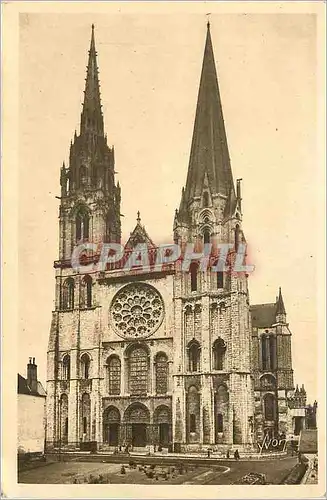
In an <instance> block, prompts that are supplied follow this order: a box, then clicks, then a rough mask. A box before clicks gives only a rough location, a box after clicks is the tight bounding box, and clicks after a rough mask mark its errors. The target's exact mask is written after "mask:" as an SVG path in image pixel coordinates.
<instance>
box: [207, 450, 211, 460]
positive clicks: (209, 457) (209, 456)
mask: <svg viewBox="0 0 327 500" xmlns="http://www.w3.org/2000/svg"><path fill="white" fill-rule="evenodd" d="M210 451H211V450H210V448H208V458H210Z"/></svg>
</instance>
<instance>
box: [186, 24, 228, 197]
mask: <svg viewBox="0 0 327 500" xmlns="http://www.w3.org/2000/svg"><path fill="white" fill-rule="evenodd" d="M205 177H206V178H207V182H208V186H209V189H210V191H211V193H212V194H218V193H220V194H222V195H225V196H228V197H230V196H231V191H232V193H233V194H232V198H234V183H233V176H232V170H231V166H230V159H229V152H228V145H227V137H226V131H225V125H224V118H223V111H222V106H221V100H220V93H219V87H218V79H217V73H216V66H215V60H214V54H213V48H212V41H211V35H210V24H209V23H208V24H207V38H206V44H205V50H204V58H203V66H202V73H201V80H200V88H199V94H198V102H197V108H196V116H195V123H194V130H193V139H192V146H191V154H190V162H189V168H188V174H187V181H186V188H185V202H186V203H187V204H188V203H189V202H190V201H191V200H192V199H193V198H194V197H196V196H201V193H202V190H203V184H204V181H205Z"/></svg>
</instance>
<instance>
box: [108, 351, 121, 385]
mask: <svg viewBox="0 0 327 500" xmlns="http://www.w3.org/2000/svg"><path fill="white" fill-rule="evenodd" d="M107 369H108V392H109V394H112V395H119V394H120V380H121V363H120V359H119V357H118V356H115V355H114V356H110V357H109V358H108V360H107Z"/></svg>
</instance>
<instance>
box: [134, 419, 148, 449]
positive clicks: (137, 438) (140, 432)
mask: <svg viewBox="0 0 327 500" xmlns="http://www.w3.org/2000/svg"><path fill="white" fill-rule="evenodd" d="M132 446H136V447H143V446H146V424H132Z"/></svg>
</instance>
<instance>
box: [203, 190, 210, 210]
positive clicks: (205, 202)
mask: <svg viewBox="0 0 327 500" xmlns="http://www.w3.org/2000/svg"><path fill="white" fill-rule="evenodd" d="M203 206H204V207H208V206H209V193H208V191H205V192H204V193H203Z"/></svg>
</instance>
